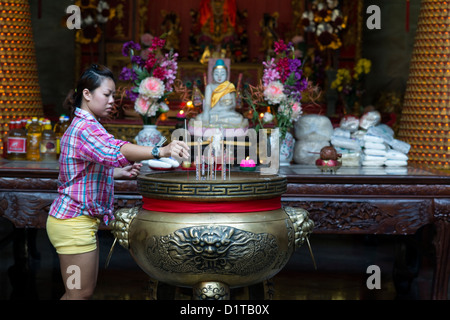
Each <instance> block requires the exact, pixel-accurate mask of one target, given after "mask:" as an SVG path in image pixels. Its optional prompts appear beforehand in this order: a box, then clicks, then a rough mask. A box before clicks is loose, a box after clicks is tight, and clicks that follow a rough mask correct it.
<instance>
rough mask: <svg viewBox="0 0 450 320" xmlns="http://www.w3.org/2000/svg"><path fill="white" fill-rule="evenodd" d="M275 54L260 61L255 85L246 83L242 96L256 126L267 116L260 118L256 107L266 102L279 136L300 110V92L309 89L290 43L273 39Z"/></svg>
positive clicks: (296, 117) (299, 113)
mask: <svg viewBox="0 0 450 320" xmlns="http://www.w3.org/2000/svg"><path fill="white" fill-rule="evenodd" d="M275 54H276V57H274V58H271V59H269V60H268V61H265V62H263V66H264V73H263V77H262V81H261V84H260V85H259V86H258V87H252V86H250V91H251V92H250V93H249V92H247V93H246V94H245V96H244V99H245V100H246V101H247V103H248V104H249V105H250V107H251V108H252V109H253V111H254V112H253V115H254V120H257V121H258V125H257V126H256V130H258V129H259V128H261V127H264V124H265V123H267V122H266V119H267V118H268V117H263V119H260V118H259V117H258V115H259V114H260V113H259V112H258V111H257V110H256V108H257V107H258V106H263V107H267V106H270V107H271V108H270V110H271V112H272V113H274V120H275V121H276V123H275V125H276V126H277V127H278V128H279V129H280V137H281V139H284V137H285V136H286V133H287V132H288V131H289V130H290V129H291V128H292V126H293V123H294V122H295V121H297V120H298V119H299V118H300V116H301V114H302V107H301V99H302V93H303V92H305V91H308V90H312V87H311V86H310V84H309V82H308V79H306V78H305V77H304V76H303V70H302V63H301V60H300V59H298V58H297V57H296V55H295V49H294V47H293V45H292V44H291V43H289V44H285V43H284V41H283V40H280V41H278V42H275Z"/></svg>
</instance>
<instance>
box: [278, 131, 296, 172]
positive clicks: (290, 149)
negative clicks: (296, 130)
mask: <svg viewBox="0 0 450 320" xmlns="http://www.w3.org/2000/svg"><path fill="white" fill-rule="evenodd" d="M294 146H295V139H294V136H293V135H292V134H291V133H290V132H287V133H286V137H285V138H284V139H283V140H282V141H281V143H280V166H288V165H290V164H291V161H292V159H293V158H294Z"/></svg>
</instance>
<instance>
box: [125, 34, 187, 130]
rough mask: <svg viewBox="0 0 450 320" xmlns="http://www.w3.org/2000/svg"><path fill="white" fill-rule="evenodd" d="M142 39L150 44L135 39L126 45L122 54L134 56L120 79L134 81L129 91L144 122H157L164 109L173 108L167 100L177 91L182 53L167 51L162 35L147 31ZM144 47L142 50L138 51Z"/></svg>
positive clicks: (129, 95) (128, 93)
mask: <svg viewBox="0 0 450 320" xmlns="http://www.w3.org/2000/svg"><path fill="white" fill-rule="evenodd" d="M141 41H142V43H143V45H149V47H148V48H141V45H140V44H138V43H135V42H133V41H129V42H127V43H125V44H124V45H123V48H122V54H123V55H124V56H126V57H130V59H131V67H130V68H128V67H124V68H123V69H122V72H121V73H120V76H119V79H120V80H123V81H130V82H131V83H132V87H131V89H130V90H128V91H127V95H128V97H129V98H130V100H132V101H134V103H135V104H134V109H135V110H136V112H137V113H139V114H140V115H141V116H142V119H143V121H144V124H149V123H152V124H154V123H156V120H157V119H158V117H159V115H160V114H161V113H164V112H167V111H169V108H168V106H167V104H166V103H165V100H166V98H167V96H168V95H169V94H170V93H171V92H172V91H173V85H174V82H175V79H176V74H177V69H178V64H177V58H178V54H177V53H174V52H173V51H170V52H169V53H165V54H163V53H162V49H163V47H164V45H165V40H164V39H162V38H159V37H152V36H151V35H149V34H145V35H143V36H142V37H141ZM141 49H142V51H141V54H139V55H136V54H135V53H136V52H137V51H140V50H141Z"/></svg>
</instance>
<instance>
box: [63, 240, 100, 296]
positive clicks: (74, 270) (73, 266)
mask: <svg viewBox="0 0 450 320" xmlns="http://www.w3.org/2000/svg"><path fill="white" fill-rule="evenodd" d="M98 260H99V248H98V246H97V249H95V250H94V251H90V252H86V253H81V254H60V255H59V261H60V265H61V274H62V278H63V281H64V287H65V288H66V293H65V294H64V295H63V296H62V297H61V300H88V299H90V298H91V297H92V295H93V293H94V290H95V286H96V284H97V275H98ZM78 272H79V273H78ZM76 274H77V275H79V278H78V279H77V278H75V275H76ZM77 281H78V284H79V286H75V285H74V284H76V282H77Z"/></svg>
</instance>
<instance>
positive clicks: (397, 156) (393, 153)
mask: <svg viewBox="0 0 450 320" xmlns="http://www.w3.org/2000/svg"><path fill="white" fill-rule="evenodd" d="M386 157H387V159H389V160H408V156H407V155H406V154H404V153H402V152H400V151H397V150H394V149H389V150H388V151H387V153H386Z"/></svg>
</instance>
